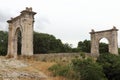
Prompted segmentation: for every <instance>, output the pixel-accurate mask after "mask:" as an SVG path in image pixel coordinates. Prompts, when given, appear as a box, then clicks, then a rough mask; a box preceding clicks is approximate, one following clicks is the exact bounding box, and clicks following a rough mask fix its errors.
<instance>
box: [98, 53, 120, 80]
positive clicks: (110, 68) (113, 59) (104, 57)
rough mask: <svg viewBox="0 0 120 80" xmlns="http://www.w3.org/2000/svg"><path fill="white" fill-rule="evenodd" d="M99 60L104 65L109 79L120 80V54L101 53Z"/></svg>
mask: <svg viewBox="0 0 120 80" xmlns="http://www.w3.org/2000/svg"><path fill="white" fill-rule="evenodd" d="M97 62H98V63H99V64H100V65H102V67H103V70H104V73H105V75H106V77H107V78H108V80H120V56H117V55H114V54H109V53H108V54H101V55H100V56H99V57H98V59H97Z"/></svg>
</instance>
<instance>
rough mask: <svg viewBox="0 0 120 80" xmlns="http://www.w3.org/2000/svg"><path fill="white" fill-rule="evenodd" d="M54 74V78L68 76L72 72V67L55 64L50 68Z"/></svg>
mask: <svg viewBox="0 0 120 80" xmlns="http://www.w3.org/2000/svg"><path fill="white" fill-rule="evenodd" d="M49 70H50V71H52V72H53V75H54V76H66V75H67V74H68V72H69V70H70V67H69V66H67V65H64V66H63V65H60V64H55V65H53V66H52V67H50V68H49Z"/></svg>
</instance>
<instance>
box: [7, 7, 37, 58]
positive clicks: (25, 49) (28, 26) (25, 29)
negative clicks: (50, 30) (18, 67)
mask: <svg viewBox="0 0 120 80" xmlns="http://www.w3.org/2000/svg"><path fill="white" fill-rule="evenodd" d="M35 14H36V13H35V12H33V11H32V8H26V10H23V11H22V12H21V14H20V15H19V16H17V17H15V18H11V20H8V21H7V22H8V23H9V33H8V51H7V56H10V57H17V32H18V30H20V31H21V35H22V36H21V37H22V42H21V44H22V47H21V55H24V56H31V55H33V24H34V15H35Z"/></svg>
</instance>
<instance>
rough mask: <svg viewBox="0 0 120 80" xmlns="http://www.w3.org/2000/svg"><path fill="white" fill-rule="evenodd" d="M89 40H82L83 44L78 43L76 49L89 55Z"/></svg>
mask: <svg viewBox="0 0 120 80" xmlns="http://www.w3.org/2000/svg"><path fill="white" fill-rule="evenodd" d="M90 45H91V44H90V40H84V41H83V42H82V41H80V42H78V47H77V48H78V49H79V50H80V51H82V52H87V53H90V49H91V46H90Z"/></svg>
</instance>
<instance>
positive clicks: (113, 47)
mask: <svg viewBox="0 0 120 80" xmlns="http://www.w3.org/2000/svg"><path fill="white" fill-rule="evenodd" d="M117 31H118V29H116V27H113V28H112V29H110V30H103V31H97V32H95V31H94V30H92V31H91V32H90V34H91V54H92V55H93V56H99V42H100V40H101V39H102V38H106V39H107V40H108V42H109V44H108V48H109V52H110V53H112V54H116V55H118V40H117Z"/></svg>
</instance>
